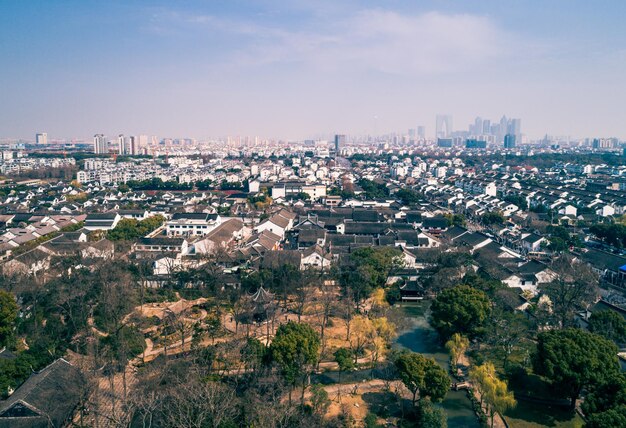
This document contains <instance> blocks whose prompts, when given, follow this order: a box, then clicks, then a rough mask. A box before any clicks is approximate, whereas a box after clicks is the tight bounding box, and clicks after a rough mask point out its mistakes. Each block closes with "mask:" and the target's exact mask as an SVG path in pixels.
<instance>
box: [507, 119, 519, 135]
mask: <svg viewBox="0 0 626 428" xmlns="http://www.w3.org/2000/svg"><path fill="white" fill-rule="evenodd" d="M506 132H507V134H513V135H515V137H516V138H520V136H521V135H522V120H521V119H511V120H509V123H508V127H507V130H506Z"/></svg>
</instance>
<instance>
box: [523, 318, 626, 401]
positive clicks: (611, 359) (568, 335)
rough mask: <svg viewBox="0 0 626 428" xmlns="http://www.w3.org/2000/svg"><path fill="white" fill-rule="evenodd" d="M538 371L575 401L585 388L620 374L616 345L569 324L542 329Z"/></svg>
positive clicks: (536, 365) (534, 358)
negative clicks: (559, 327) (562, 328)
mask: <svg viewBox="0 0 626 428" xmlns="http://www.w3.org/2000/svg"><path fill="white" fill-rule="evenodd" d="M533 365H534V368H535V372H536V373H537V374H539V375H542V376H544V377H545V378H546V379H547V380H548V381H549V382H551V383H552V385H553V386H554V387H555V389H556V390H557V391H560V392H561V393H562V394H563V396H564V397H566V398H569V399H570V400H571V405H572V408H574V406H575V404H576V399H577V398H578V397H579V395H580V392H581V391H582V390H583V388H588V387H593V386H596V385H601V384H604V383H608V382H609V380H610V379H611V378H612V377H615V376H618V375H619V364H618V360H617V347H616V346H615V345H614V344H613V342H610V341H608V340H606V339H605V338H603V337H602V336H599V335H597V334H593V333H588V332H586V331H583V330H580V329H573V328H567V329H564V330H551V331H546V332H543V333H540V334H539V336H538V338H537V351H536V353H535V354H534V356H533Z"/></svg>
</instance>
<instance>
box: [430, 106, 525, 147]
mask: <svg viewBox="0 0 626 428" xmlns="http://www.w3.org/2000/svg"><path fill="white" fill-rule="evenodd" d="M521 128H522V120H521V119H509V118H507V117H506V116H502V118H501V119H500V121H491V120H490V119H483V118H481V117H477V118H476V119H475V120H474V123H472V124H470V125H469V127H468V130H467V131H455V130H454V126H453V121H452V115H449V114H438V115H437V117H436V120H435V137H436V138H438V139H444V140H447V139H449V138H451V137H462V138H468V139H472V140H476V141H489V142H492V143H504V147H505V148H514V147H515V145H516V144H517V143H519V142H520V141H521V138H522V129H521Z"/></svg>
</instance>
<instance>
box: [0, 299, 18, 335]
mask: <svg viewBox="0 0 626 428" xmlns="http://www.w3.org/2000/svg"><path fill="white" fill-rule="evenodd" d="M17 313H18V307H17V303H16V302H15V297H14V296H13V294H11V293H9V292H8V291H4V290H0V347H4V346H7V345H11V344H12V343H13V338H14V335H15V322H16V321H17Z"/></svg>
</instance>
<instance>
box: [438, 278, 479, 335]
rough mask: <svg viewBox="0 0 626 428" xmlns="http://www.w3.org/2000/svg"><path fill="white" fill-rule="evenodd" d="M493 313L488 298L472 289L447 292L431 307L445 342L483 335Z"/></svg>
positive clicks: (440, 294)
mask: <svg viewBox="0 0 626 428" xmlns="http://www.w3.org/2000/svg"><path fill="white" fill-rule="evenodd" d="M490 313H491V302H490V300H489V298H488V297H487V295H486V294H485V293H484V292H483V291H480V290H476V289H475V288H472V287H470V286H468V285H459V286H456V287H452V288H448V289H446V290H443V291H442V292H441V293H439V295H438V296H437V298H436V299H435V300H434V301H433V303H432V306H431V318H432V325H433V327H435V329H436V330H437V331H438V332H439V334H440V335H441V337H442V338H443V339H444V340H447V339H448V338H450V337H451V336H452V335H453V334H454V333H460V334H462V335H464V336H466V337H468V338H474V337H476V336H478V335H480V334H482V333H483V332H484V329H485V323H486V320H487V318H488V317H489V314H490Z"/></svg>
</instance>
